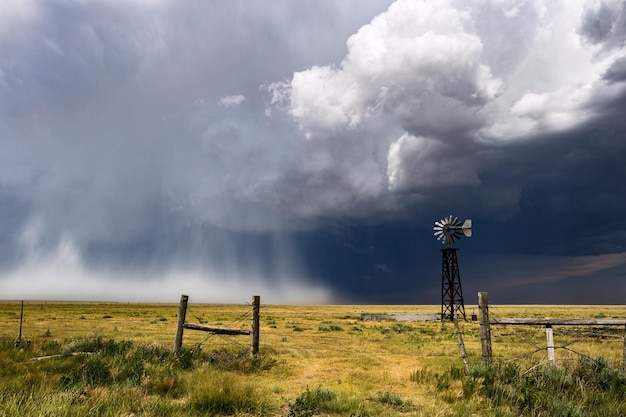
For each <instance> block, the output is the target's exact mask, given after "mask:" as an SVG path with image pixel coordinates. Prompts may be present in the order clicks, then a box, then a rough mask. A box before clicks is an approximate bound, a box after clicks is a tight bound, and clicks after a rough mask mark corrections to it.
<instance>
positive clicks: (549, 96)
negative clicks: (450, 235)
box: [269, 0, 626, 193]
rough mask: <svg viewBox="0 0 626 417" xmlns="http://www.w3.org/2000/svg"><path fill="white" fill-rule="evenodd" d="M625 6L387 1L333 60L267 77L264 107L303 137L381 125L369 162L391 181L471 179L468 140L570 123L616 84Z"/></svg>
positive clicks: (392, 184) (401, 184) (396, 187)
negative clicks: (280, 77) (378, 151)
mask: <svg viewBox="0 0 626 417" xmlns="http://www.w3.org/2000/svg"><path fill="white" fill-rule="evenodd" d="M625 10H626V9H625V8H624V6H623V3H621V2H618V1H597V2H590V3H589V4H586V3H585V2H583V1H546V0H534V1H513V0H510V1H509V0H503V1H498V2H482V1H460V0H458V1H457V0H447V1H439V2H422V1H411V0H398V1H396V2H395V3H394V4H392V5H391V6H390V7H389V9H388V10H387V11H386V12H384V13H382V14H380V15H379V16H377V17H375V18H374V19H372V21H371V22H370V23H369V24H367V25H365V26H363V27H361V29H359V31H358V32H357V33H355V34H354V35H352V36H351V37H350V38H349V39H348V41H347V47H348V53H347V54H346V56H345V58H344V59H343V60H342V61H341V62H340V63H338V64H334V65H323V66H320V65H317V66H312V67H310V68H309V69H307V70H304V71H300V72H296V73H294V74H293V77H292V78H291V80H289V81H286V82H285V81H283V82H277V83H274V84H271V85H270V87H269V91H270V92H271V93H272V96H271V100H272V105H277V104H278V105H279V106H282V108H283V109H284V110H285V111H286V112H287V114H289V115H290V116H291V117H293V119H294V120H295V121H296V122H297V124H298V126H299V128H300V130H301V131H302V132H303V133H304V135H305V136H306V137H307V138H309V139H329V140H336V139H339V138H346V137H352V136H358V135H359V133H358V132H357V129H361V130H367V129H369V128H370V126H372V125H377V124H378V123H381V124H386V125H387V127H388V128H387V130H386V132H381V136H380V137H379V138H377V141H378V143H379V146H386V147H388V152H387V155H386V160H382V161H381V160H377V161H376V162H377V163H379V164H382V165H385V164H386V172H387V187H388V189H389V190H391V191H402V192H419V193H423V192H424V190H426V189H428V188H429V187H433V186H442V185H478V184H480V180H479V173H480V170H481V166H482V162H481V157H480V156H479V155H477V154H476V149H477V148H476V147H473V144H480V143H484V144H490V143H498V142H510V141H513V140H515V139H523V138H528V137H533V136H536V135H538V134H546V133H554V132H561V131H565V130H567V129H571V128H575V127H576V126H579V125H580V124H581V123H584V122H587V121H589V120H591V119H593V118H594V117H596V116H598V115H600V114H601V111H602V110H603V108H604V107H603V106H604V105H605V103H609V102H611V101H612V100H615V99H616V98H618V97H619V96H620V95H622V94H624V91H626V86H625V85H624V83H620V82H619V80H621V79H622V78H624V75H623V74H622V72H621V69H620V68H621V66H620V65H621V62H622V60H623V56H624V55H626V51H625V50H624V42H623V38H624V34H623V32H624V27H625V23H624V19H625V18H624V15H625ZM398 131H400V132H402V131H404V132H405V134H400V135H398V134H397V132H398ZM398 137H400V139H392V138H398ZM320 146H324V145H320ZM345 146H349V145H348V144H346V145H345ZM444 150H445V151H444Z"/></svg>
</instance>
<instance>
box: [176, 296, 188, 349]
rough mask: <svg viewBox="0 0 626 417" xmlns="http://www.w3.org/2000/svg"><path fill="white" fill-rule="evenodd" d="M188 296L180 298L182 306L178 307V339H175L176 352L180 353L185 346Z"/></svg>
mask: <svg viewBox="0 0 626 417" xmlns="http://www.w3.org/2000/svg"><path fill="white" fill-rule="evenodd" d="M188 300H189V296H188V295H184V294H183V295H181V296H180V306H179V307H178V322H177V323H176V338H175V339H174V352H178V351H179V350H180V348H181V346H182V345H183V324H185V317H186V316H187V301H188Z"/></svg>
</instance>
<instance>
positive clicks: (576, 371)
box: [462, 357, 626, 417]
mask: <svg viewBox="0 0 626 417" xmlns="http://www.w3.org/2000/svg"><path fill="white" fill-rule="evenodd" d="M462 381H463V393H464V396H465V397H466V398H467V397H468V396H472V395H478V396H484V397H486V398H488V399H489V400H490V401H491V405H492V406H494V407H508V408H512V409H517V410H518V411H519V412H520V413H521V415H527V416H538V417H539V416H546V417H548V416H568V417H578V416H580V417H595V416H597V417H601V416H603V417H606V416H615V417H618V416H624V415H626V401H625V400H626V373H625V372H624V371H623V370H622V369H619V368H616V367H612V366H611V365H609V363H608V362H607V361H606V359H604V358H595V359H591V358H587V357H581V358H580V359H579V360H578V361H577V362H576V363H575V364H573V365H569V366H556V365H553V364H547V365H542V366H536V367H533V368H531V369H529V370H526V371H522V370H521V368H520V367H519V366H517V365H515V364H511V363H509V364H501V365H494V366H490V367H482V366H481V367H478V368H475V369H474V370H472V372H471V374H470V376H468V377H465V378H463V380H462Z"/></svg>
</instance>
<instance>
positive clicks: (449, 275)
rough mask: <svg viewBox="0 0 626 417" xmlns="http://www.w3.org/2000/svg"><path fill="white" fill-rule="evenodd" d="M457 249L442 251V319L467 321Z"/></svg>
mask: <svg viewBox="0 0 626 417" xmlns="http://www.w3.org/2000/svg"><path fill="white" fill-rule="evenodd" d="M456 251H457V249H456V248H445V249H441V319H442V320H445V319H450V320H453V319H454V315H455V314H456V316H457V317H463V319H464V320H465V303H464V301H463V289H462V288H461V275H460V274H459V263H458V261H457V257H456Z"/></svg>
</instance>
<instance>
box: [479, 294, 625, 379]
mask: <svg viewBox="0 0 626 417" xmlns="http://www.w3.org/2000/svg"><path fill="white" fill-rule="evenodd" d="M478 308H479V313H480V319H479V321H480V341H481V349H482V362H483V363H484V364H491V362H492V360H493V354H492V346H491V325H532V326H545V328H546V342H547V343H546V351H547V354H548V360H549V361H550V362H554V360H555V345H554V333H553V328H552V326H625V333H624V345H623V355H622V366H623V367H624V368H626V319H563V318H543V319H537V318H498V319H493V318H491V319H490V318H489V301H488V294H487V293H486V292H479V293H478Z"/></svg>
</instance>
